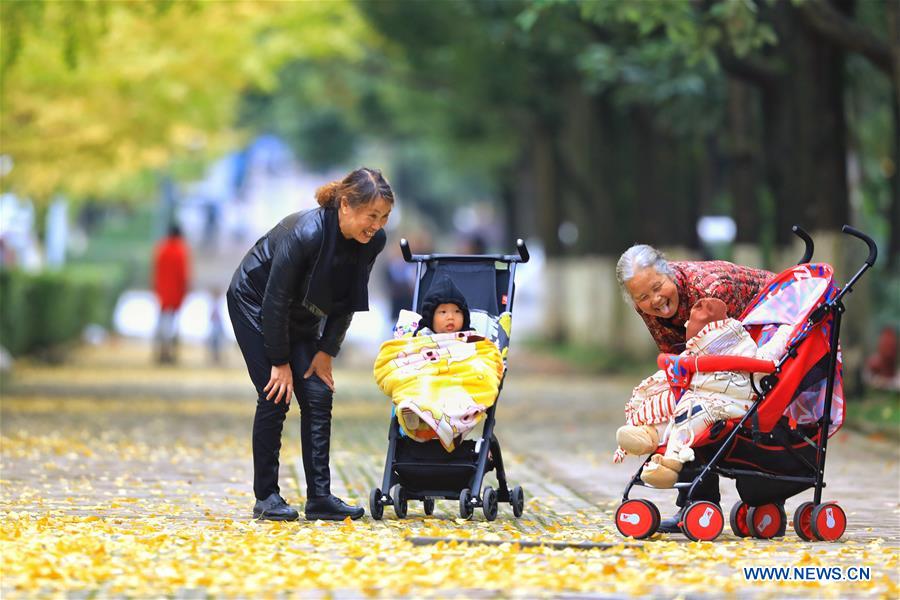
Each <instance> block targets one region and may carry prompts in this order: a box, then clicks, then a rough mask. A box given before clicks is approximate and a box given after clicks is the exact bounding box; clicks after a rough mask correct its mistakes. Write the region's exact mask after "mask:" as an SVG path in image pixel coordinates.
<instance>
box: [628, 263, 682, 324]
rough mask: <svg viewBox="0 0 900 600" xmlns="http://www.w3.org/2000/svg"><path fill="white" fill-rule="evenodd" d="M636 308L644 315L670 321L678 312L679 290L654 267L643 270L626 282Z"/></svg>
mask: <svg viewBox="0 0 900 600" xmlns="http://www.w3.org/2000/svg"><path fill="white" fill-rule="evenodd" d="M625 289H627V290H628V293H629V294H631V299H632V300H633V301H634V304H635V306H637V307H638V309H640V311H641V312H642V313H644V314H647V315H651V316H653V317H662V318H663V319H669V318H671V317H673V316H674V315H675V312H676V311H677V310H678V288H677V287H675V282H674V281H672V280H671V279H670V278H669V277H668V276H667V275H663V274H662V273H659V272H657V271H656V269H654V268H653V267H647V268H645V269H641V270H639V271H637V272H636V273H635V274H634V277H632V278H631V279H629V280H628V281H626V282H625Z"/></svg>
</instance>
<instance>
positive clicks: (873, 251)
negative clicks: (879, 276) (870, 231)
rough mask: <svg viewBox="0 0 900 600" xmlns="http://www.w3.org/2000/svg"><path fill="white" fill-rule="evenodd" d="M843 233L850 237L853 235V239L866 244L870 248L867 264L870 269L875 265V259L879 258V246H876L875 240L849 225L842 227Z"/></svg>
mask: <svg viewBox="0 0 900 600" xmlns="http://www.w3.org/2000/svg"><path fill="white" fill-rule="evenodd" d="M841 231H843V232H844V233H846V234H848V235H852V236H853V237H856V238H859V239H861V240H862V241H864V242H865V243H866V246H868V247H869V257H868V258H867V259H866V264H867V265H869V266H870V267H871V266H873V265H874V264H875V259H877V258H878V246H876V245H875V240H873V239H872V238H870V237H869V236H867V235H866V234H865V233H863V232H862V231H860V230H859V229H855V228H853V227H850V226H849V225H844V226H843V227H841Z"/></svg>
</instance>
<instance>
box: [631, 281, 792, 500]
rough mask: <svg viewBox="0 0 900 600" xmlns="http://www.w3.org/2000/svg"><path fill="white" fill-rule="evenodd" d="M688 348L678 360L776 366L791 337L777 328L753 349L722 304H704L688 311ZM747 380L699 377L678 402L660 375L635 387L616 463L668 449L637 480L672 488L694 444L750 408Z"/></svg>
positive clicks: (743, 376) (787, 327) (787, 328)
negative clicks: (739, 359)
mask: <svg viewBox="0 0 900 600" xmlns="http://www.w3.org/2000/svg"><path fill="white" fill-rule="evenodd" d="M685 326H686V329H687V337H688V342H687V346H686V348H685V351H684V352H683V353H682V356H704V355H731V356H744V357H750V358H757V359H765V360H773V361H775V360H778V359H779V358H781V356H782V355H783V354H784V353H785V350H786V348H787V345H788V342H789V337H790V335H791V332H792V331H793V326H792V325H791V324H781V325H779V326H777V327H775V328H774V331H772V332H770V334H769V335H770V337H768V339H767V341H765V342H764V343H763V344H761V345H760V346H757V344H756V342H754V340H753V338H752V337H751V336H750V334H749V333H748V332H747V331H746V330H745V329H744V327H743V325H742V324H741V322H740V321H737V320H735V319H732V318H728V315H727V314H726V307H725V303H724V302H722V301H721V300H719V299H717V298H702V299H700V300H698V301H697V303H696V304H694V306H693V307H692V308H691V314H690V319H689V320H688V322H687V323H686V324H685ZM749 377H750V376H749V374H747V373H743V372H738V371H717V372H712V373H699V374H697V375H695V376H694V378H693V379H692V381H691V385H690V387H689V389H688V390H687V391H686V392H685V393H684V395H683V396H682V397H681V399H680V400H677V401H676V399H675V395H674V393H673V392H672V391H671V388H670V387H669V383H668V381H667V378H666V373H665V372H664V371H658V372H657V373H655V374H654V375H652V376H651V377H649V378H647V379H645V380H644V381H643V382H642V383H641V384H640V385H638V386H637V387H636V388H635V390H634V392H633V394H632V397H631V400H630V401H629V402H628V405H627V406H626V409H625V414H626V420H627V423H628V424H627V425H625V426H623V427H620V428H619V430H618V431H617V432H616V441H617V443H618V445H619V448H618V449H617V451H616V457H615V459H616V462H619V461H621V459H622V458H623V457H624V455H625V453H630V454H636V455H641V454H649V453H651V452H653V451H654V450H656V449H657V448H658V447H659V445H660V444H661V443H666V444H667V447H666V451H665V453H664V454H656V455H654V456H653V457H652V458H651V460H650V462H649V463H648V464H647V465H646V466H645V467H644V470H643V472H642V473H641V479H642V480H643V481H644V483H647V484H649V485H651V486H653V487H657V488H671V487H673V486H674V485H675V482H676V481H677V479H678V473H680V472H681V469H682V467H683V465H684V463H686V462H690V461H692V460H694V452H693V450H692V445H693V442H694V438H695V437H696V436H697V435H699V434H700V433H702V432H704V431H705V430H706V429H708V428H709V427H710V426H712V425H713V424H714V423H715V422H716V421H719V420H728V419H732V418H737V417H741V416H743V415H744V414H745V413H746V412H747V410H748V409H749V408H750V406H751V405H752V404H753V400H754V392H753V388H752V386H751V385H750V378H749Z"/></svg>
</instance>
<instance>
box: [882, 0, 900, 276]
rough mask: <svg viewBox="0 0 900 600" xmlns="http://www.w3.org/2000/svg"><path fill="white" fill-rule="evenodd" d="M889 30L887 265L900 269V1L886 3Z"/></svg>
mask: <svg viewBox="0 0 900 600" xmlns="http://www.w3.org/2000/svg"><path fill="white" fill-rule="evenodd" d="M885 6H886V11H885V12H886V13H887V14H886V17H887V30H888V35H889V36H890V44H891V57H892V59H893V64H894V71H893V82H894V86H893V91H894V94H893V96H894V101H893V103H892V104H893V111H892V112H893V115H894V136H893V137H894V144H893V146H894V148H893V150H894V158H893V162H894V172H893V173H891V201H890V204H889V205H888V214H887V218H888V243H887V246H888V247H887V257H886V258H887V264H888V267H890V268H900V0H897V1H894V2H891V1H890V0H889V1H888V2H887V3H886V5H885Z"/></svg>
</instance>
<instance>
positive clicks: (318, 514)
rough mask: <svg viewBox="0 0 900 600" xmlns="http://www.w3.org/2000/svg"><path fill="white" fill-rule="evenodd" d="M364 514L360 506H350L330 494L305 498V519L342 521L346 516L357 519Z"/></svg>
mask: <svg viewBox="0 0 900 600" xmlns="http://www.w3.org/2000/svg"><path fill="white" fill-rule="evenodd" d="M364 514H366V511H365V510H364V509H363V508H362V507H361V506H350V505H348V504H346V503H345V502H344V501H343V500H341V499H340V498H338V497H337V496H333V495H331V494H329V495H327V496H321V497H318V498H307V499H306V520H307V521H315V520H316V519H322V520H323V521H343V520H344V519H346V518H347V517H350V518H351V519H358V518H360V517H361V516H363V515H364Z"/></svg>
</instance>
